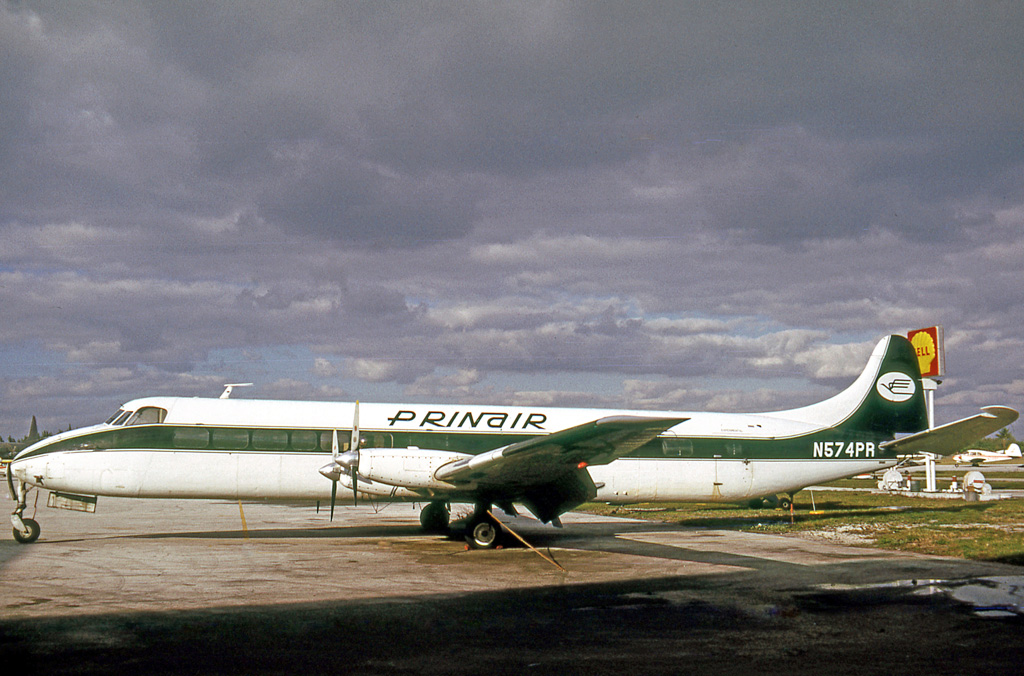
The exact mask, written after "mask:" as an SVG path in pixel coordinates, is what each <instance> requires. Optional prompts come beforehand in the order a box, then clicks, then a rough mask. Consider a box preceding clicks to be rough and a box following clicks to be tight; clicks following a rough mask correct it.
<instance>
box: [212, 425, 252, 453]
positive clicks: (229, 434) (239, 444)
mask: <svg viewBox="0 0 1024 676" xmlns="http://www.w3.org/2000/svg"><path fill="white" fill-rule="evenodd" d="M212 443H213V447H214V448H223V449H228V450H236V449H241V448H245V447H246V446H248V445H249V431H248V430H237V429H214V430H213V441H212Z"/></svg>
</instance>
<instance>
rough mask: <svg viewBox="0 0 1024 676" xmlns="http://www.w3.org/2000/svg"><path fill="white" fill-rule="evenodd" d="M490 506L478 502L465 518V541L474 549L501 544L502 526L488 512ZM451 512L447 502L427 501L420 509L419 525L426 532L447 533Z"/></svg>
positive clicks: (492, 547)
mask: <svg viewBox="0 0 1024 676" xmlns="http://www.w3.org/2000/svg"><path fill="white" fill-rule="evenodd" d="M490 509H491V506H490V505H489V504H486V503H480V504H478V505H477V506H476V508H475V509H474V510H473V514H472V516H470V517H469V518H468V519H466V521H465V524H466V531H465V532H466V542H467V543H469V546H470V547H472V548H474V549H494V548H495V547H497V546H498V545H500V544H501V540H502V537H501V536H502V527H501V524H500V523H498V521H497V519H495V518H494V517H493V516H491V514H490V513H489V512H490ZM450 518H451V512H450V510H449V507H448V503H447V502H441V501H435V502H429V503H427V505H426V506H425V507H424V508H423V509H422V510H421V511H420V526H422V527H423V530H424V531H426V532H427V533H447V532H448V522H449V519H450Z"/></svg>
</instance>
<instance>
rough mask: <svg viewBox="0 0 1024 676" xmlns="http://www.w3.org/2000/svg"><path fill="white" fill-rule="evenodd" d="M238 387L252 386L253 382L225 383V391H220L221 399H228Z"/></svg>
mask: <svg viewBox="0 0 1024 676" xmlns="http://www.w3.org/2000/svg"><path fill="white" fill-rule="evenodd" d="M236 387H252V383H225V384H224V391H223V392H221V393H220V398H221V399H227V398H229V397H230V396H231V392H233V391H234V389H235V388H236Z"/></svg>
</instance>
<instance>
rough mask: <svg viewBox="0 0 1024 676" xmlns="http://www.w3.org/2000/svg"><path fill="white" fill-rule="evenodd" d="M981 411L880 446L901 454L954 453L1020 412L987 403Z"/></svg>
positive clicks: (1003, 424)
mask: <svg viewBox="0 0 1024 676" xmlns="http://www.w3.org/2000/svg"><path fill="white" fill-rule="evenodd" d="M981 410H982V412H981V413H978V414H977V415H973V416H971V417H970V418H964V419H963V420H957V421H956V422H951V423H947V424H945V425H940V426H939V427H936V428H934V429H930V430H925V431H923V432H918V433H916V434H911V435H910V436H907V437H902V438H900V439H893V440H892V441H886V442H884V443H882V444H880V448H882V449H884V450H886V451H890V452H893V453H896V454H897V455H911V454H914V453H924V452H928V453H937V454H938V455H951V454H953V453H956V452H957V451H959V450H961V449H962V448H963V447H964V446H967V445H968V444H971V443H973V442H975V441H977V440H978V439H981V438H983V437H987V436H988V435H990V434H992V433H993V432H998V431H999V430H1001V429H1003V428H1004V427H1006V426H1007V425H1009V424H1011V423H1013V421H1015V420H1016V419H1017V416H1018V415H1019V414H1018V413H1017V411H1015V410H1013V409H1012V408H1007V407H1006V406H985V407H983V408H982V409H981Z"/></svg>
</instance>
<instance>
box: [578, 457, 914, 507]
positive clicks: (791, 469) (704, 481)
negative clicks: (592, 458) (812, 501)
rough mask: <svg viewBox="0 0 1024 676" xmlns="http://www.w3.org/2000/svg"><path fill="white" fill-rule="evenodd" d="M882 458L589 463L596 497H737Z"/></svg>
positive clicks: (873, 466) (873, 465)
mask: <svg viewBox="0 0 1024 676" xmlns="http://www.w3.org/2000/svg"><path fill="white" fill-rule="evenodd" d="M893 464H894V461H884V460H870V461H869V460H850V461H846V460H828V461H816V460H725V459H721V458H701V459H685V460H678V459H670V460H662V459H656V458H622V459H619V460H616V461H615V462H613V463H611V464H609V465H602V466H595V467H591V468H590V474H591V476H592V477H593V478H594V481H595V482H596V483H597V484H598V485H599V486H601V484H603V486H601V487H600V488H599V489H598V494H597V500H598V501H599V502H610V503H630V502H653V501H658V502H672V501H678V502H705V501H706V502H741V501H744V500H747V499H749V498H753V497H759V496H763V495H769V494H774V493H786V492H790V491H796V490H799V489H801V488H804V487H806V486H809V485H812V484H816V483H823V482H827V481H832V480H834V479H838V478H842V477H846V476H851V475H853V474H859V473H861V472H872V471H875V470H878V469H882V468H885V467H890V466H892V465H893Z"/></svg>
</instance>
